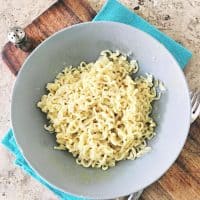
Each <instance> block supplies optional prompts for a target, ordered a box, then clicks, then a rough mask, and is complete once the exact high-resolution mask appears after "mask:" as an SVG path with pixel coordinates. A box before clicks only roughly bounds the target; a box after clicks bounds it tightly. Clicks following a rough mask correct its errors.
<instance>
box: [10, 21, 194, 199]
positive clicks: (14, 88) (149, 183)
mask: <svg viewBox="0 0 200 200" xmlns="http://www.w3.org/2000/svg"><path fill="white" fill-rule="evenodd" d="M88 24H109V25H118V26H125V27H127V28H129V29H130V28H132V29H136V30H137V31H139V32H142V33H143V34H144V35H145V37H149V38H150V39H151V40H154V41H155V42H156V43H159V45H161V46H162V47H163V48H165V50H166V54H168V55H169V56H171V57H172V61H173V62H174V65H176V67H177V69H178V71H179V72H178V73H179V74H180V76H181V79H182V80H183V83H184V84H185V86H186V88H187V91H186V93H187V100H189V104H188V110H189V113H188V117H187V129H186V130H185V134H183V136H184V137H181V138H182V143H181V148H180V149H179V151H178V153H177V154H176V155H174V156H173V159H172V161H171V162H170V163H169V164H168V166H166V167H165V170H163V172H162V173H160V175H159V176H157V177H156V178H153V179H151V181H148V182H147V183H146V184H145V185H143V186H141V185H140V186H138V188H136V191H132V190H131V188H130V191H129V193H123V192H121V193H120V195H119V193H118V196H116V195H115V194H114V195H110V196H108V195H102V197H103V199H113V198H118V197H120V196H126V195H128V194H131V193H134V192H137V191H139V190H142V189H144V188H146V187H148V186H149V185H151V184H153V183H154V182H156V181H157V180H158V179H160V178H161V177H162V176H163V175H164V174H165V173H166V172H167V171H168V170H169V168H170V167H171V166H172V165H173V163H174V162H175V161H176V159H177V158H178V156H179V155H180V152H181V151H182V149H183V146H184V144H185V142H186V139H187V136H188V134H189V128H190V113H191V104H190V95H189V87H188V83H187V81H186V77H185V75H184V73H183V70H182V69H181V67H180V65H179V64H178V62H177V61H176V59H175V58H174V56H173V55H172V54H171V53H170V51H169V50H168V49H167V48H166V47H165V46H164V45H163V44H162V43H161V42H160V41H158V40H157V39H155V38H154V37H152V36H151V35H150V34H148V33H146V32H145V31H143V30H140V29H139V28H136V27H133V26H131V25H128V24H124V23H121V22H113V21H95V22H93V21H90V22H83V23H79V24H75V25H72V26H69V27H66V28H64V29H61V30H59V31H57V32H55V33H54V34H52V35H51V36H49V37H48V38H46V39H45V40H44V41H42V42H41V43H40V44H39V45H38V46H37V47H36V48H35V49H34V50H33V51H32V52H31V53H30V55H29V56H28V57H27V58H26V60H25V61H24V63H23V64H22V66H21V68H20V70H19V72H18V75H17V78H16V81H15V84H14V87H13V90H12V91H13V92H12V97H11V99H12V101H11V127H12V129H13V133H14V134H13V135H14V138H15V141H16V143H17V145H18V148H19V150H20V151H21V153H22V155H23V157H24V159H25V160H26V162H27V163H28V165H29V166H30V167H31V168H32V169H33V170H34V171H35V172H36V173H37V174H39V176H40V177H42V178H43V179H44V180H45V181H46V182H47V183H49V184H50V185H51V186H53V187H54V188H56V189H57V190H60V191H61V192H64V193H66V194H69V195H73V196H75V197H79V198H88V199H99V198H98V197H97V195H98V194H97V195H96V197H94V196H90V195H89V194H87V195H85V194H84V195H83V196H81V195H77V194H74V193H71V192H69V191H65V189H64V188H60V187H57V186H56V185H54V183H52V182H51V181H49V180H48V177H45V176H43V175H42V173H40V169H38V168H35V167H34V166H33V165H32V162H31V160H30V159H27V155H26V152H24V151H23V149H22V147H21V145H20V142H19V139H18V138H17V136H16V134H15V130H16V129H15V127H14V115H13V112H14V111H13V110H14V109H13V108H14V102H15V96H16V88H17V85H18V83H19V81H20V76H21V74H22V72H23V71H24V70H25V69H26V68H27V67H28V65H27V63H28V62H29V59H30V58H31V57H32V56H33V55H34V53H35V52H36V51H37V50H38V49H39V48H41V47H42V46H43V45H45V43H46V42H48V40H51V39H52V38H53V37H54V36H56V35H58V34H60V33H62V32H65V31H67V30H70V29H74V28H76V27H80V26H85V25H88Z"/></svg>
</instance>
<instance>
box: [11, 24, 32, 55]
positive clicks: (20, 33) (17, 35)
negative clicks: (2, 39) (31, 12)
mask: <svg viewBox="0 0 200 200" xmlns="http://www.w3.org/2000/svg"><path fill="white" fill-rule="evenodd" d="M8 40H9V41H10V42H12V43H13V44H14V45H15V46H16V47H17V48H20V49H21V50H23V51H25V52H28V51H30V50H31V49H32V42H31V40H30V38H28V37H27V35H26V33H25V31H24V30H23V29H22V28H20V27H13V28H11V29H10V30H9V32H8Z"/></svg>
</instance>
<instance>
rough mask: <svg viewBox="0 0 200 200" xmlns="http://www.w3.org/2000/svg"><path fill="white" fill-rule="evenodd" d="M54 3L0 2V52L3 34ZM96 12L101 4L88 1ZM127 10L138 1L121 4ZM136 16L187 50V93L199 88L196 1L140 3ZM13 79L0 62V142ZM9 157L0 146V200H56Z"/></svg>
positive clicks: (199, 18)
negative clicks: (188, 56)
mask: <svg viewBox="0 0 200 200" xmlns="http://www.w3.org/2000/svg"><path fill="white" fill-rule="evenodd" d="M53 2H55V0H42V1H41V0H0V48H2V47H3V45H4V44H5V42H6V41H7V39H6V36H7V30H8V28H9V27H12V26H14V25H19V26H22V27H24V26H26V25H27V24H29V23H30V22H31V21H32V20H33V19H35V18H36V17H37V16H38V15H39V14H40V13H42V12H43V11H44V10H45V9H47V8H48V7H49V6H50V5H51V4H52V3H53ZM89 2H90V3H91V5H92V7H93V8H94V9H95V10H96V11H98V10H99V9H100V8H101V6H102V4H103V3H104V0H100V1H98V0H89ZM121 2H123V3H124V4H126V5H127V6H128V7H129V8H131V9H133V8H134V7H136V6H138V0H121ZM140 2H144V3H142V4H143V5H140V7H139V10H137V11H136V12H137V13H139V14H140V15H141V16H142V17H144V18H145V19H146V20H148V21H149V22H151V23H152V24H154V25H155V26H156V27H158V28H159V29H160V30H162V31H163V32H165V33H167V34H168V35H169V36H171V37H172V38H174V39H175V40H177V41H178V42H180V43H181V44H183V45H184V46H186V47H187V48H189V49H190V50H191V51H192V52H193V58H192V60H191V62H190V63H189V65H188V66H187V68H186V70H185V74H186V78H187V80H188V83H189V86H190V89H195V88H198V89H199V88H200V56H199V51H200V1H199V0H144V1H140ZM14 80H15V78H14V76H13V75H12V74H11V73H10V72H9V70H8V69H7V68H6V67H5V66H4V64H3V63H2V61H1V60H0V140H1V139H2V137H3V135H4V134H5V132H6V131H7V130H8V128H9V127H10V95H11V89H12V85H13V83H14ZM13 160H14V158H13V156H12V155H11V154H10V153H9V152H8V151H7V150H5V149H4V148H3V147H2V145H0V199H2V200H14V199H15V200H57V197H55V195H54V194H52V193H51V192H50V191H49V190H47V189H46V188H44V187H43V186H42V185H41V184H39V183H38V182H36V181H35V180H33V179H32V178H30V177H29V176H27V175H25V174H24V172H23V171H22V170H21V169H19V168H17V167H16V166H15V165H14V164H13Z"/></svg>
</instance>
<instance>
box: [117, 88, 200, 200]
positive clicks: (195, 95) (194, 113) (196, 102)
mask: <svg viewBox="0 0 200 200" xmlns="http://www.w3.org/2000/svg"><path fill="white" fill-rule="evenodd" d="M190 98H191V122H190V123H191V124H192V123H193V122H194V121H195V120H196V119H197V118H198V116H199V115H200V92H198V91H194V92H193V91H191V92H190ZM142 192H143V190H140V191H138V192H135V193H133V194H130V195H129V196H128V197H127V200H139V198H140V196H141V195H142ZM118 199H120V200H121V199H124V198H118Z"/></svg>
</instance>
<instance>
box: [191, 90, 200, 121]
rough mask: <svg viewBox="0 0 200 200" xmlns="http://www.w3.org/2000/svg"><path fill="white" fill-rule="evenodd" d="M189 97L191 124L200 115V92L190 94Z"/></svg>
mask: <svg viewBox="0 0 200 200" xmlns="http://www.w3.org/2000/svg"><path fill="white" fill-rule="evenodd" d="M190 96H191V123H193V122H194V121H195V120H196V119H197V117H198V116H199V114H200V92H198V91H195V92H190Z"/></svg>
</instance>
